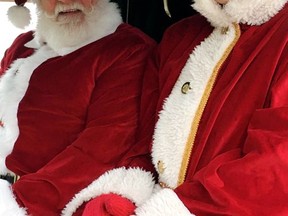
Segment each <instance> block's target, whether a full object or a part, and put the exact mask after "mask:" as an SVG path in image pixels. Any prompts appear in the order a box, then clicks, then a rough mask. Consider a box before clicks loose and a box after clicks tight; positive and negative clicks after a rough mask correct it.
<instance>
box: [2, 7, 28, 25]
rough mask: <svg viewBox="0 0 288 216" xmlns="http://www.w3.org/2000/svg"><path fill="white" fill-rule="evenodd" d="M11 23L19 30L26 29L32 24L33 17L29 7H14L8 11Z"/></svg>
mask: <svg viewBox="0 0 288 216" xmlns="http://www.w3.org/2000/svg"><path fill="white" fill-rule="evenodd" d="M7 15H8V19H9V21H10V22H11V23H12V24H13V25H14V26H16V27H17V28H21V29H24V28H25V27H26V26H28V25H29V24H30V20H31V15H30V11H29V9H28V8H27V7H24V6H12V7H10V8H9V9H8V11H7Z"/></svg>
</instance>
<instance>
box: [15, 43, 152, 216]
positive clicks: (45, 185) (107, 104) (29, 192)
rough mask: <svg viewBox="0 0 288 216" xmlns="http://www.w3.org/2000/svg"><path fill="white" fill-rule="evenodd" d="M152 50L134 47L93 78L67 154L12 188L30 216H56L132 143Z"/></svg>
mask: <svg viewBox="0 0 288 216" xmlns="http://www.w3.org/2000/svg"><path fill="white" fill-rule="evenodd" d="M150 50H151V46H146V45H145V46H138V47H137V48H134V49H133V51H131V53H130V54H129V55H128V57H127V58H126V59H123V61H121V62H118V64H114V65H112V66H111V67H110V68H108V69H107V71H105V72H104V73H102V75H101V76H100V77H98V78H97V80H96V88H95V91H94V93H93V95H92V98H91V103H90V106H89V107H88V112H87V121H86V126H85V129H84V130H83V131H82V132H81V133H80V134H79V136H78V138H77V139H76V140H75V141H74V142H73V143H71V146H69V147H68V148H67V149H66V150H64V151H63V152H62V153H60V154H59V155H58V156H57V157H55V158H54V159H53V160H52V161H51V162H50V163H48V164H47V165H46V166H44V167H43V168H42V169H40V170H39V171H38V172H37V173H35V174H29V175H25V176H23V177H22V178H21V179H20V180H19V181H17V182H16V183H15V184H14V185H13V190H14V192H15V194H16V196H17V200H18V201H19V203H21V204H22V205H23V206H25V207H26V208H27V211H28V213H30V214H32V215H51V216H52V215H59V214H60V212H61V210H62V209H63V208H64V206H65V204H66V203H67V202H69V201H70V200H71V199H72V198H73V195H74V194H75V193H77V192H78V191H79V190H80V189H82V188H84V187H86V186H87V185H88V184H89V183H91V182H92V180H94V179H96V178H98V177H99V176H100V175H102V174H103V173H104V172H105V171H107V170H110V169H112V168H114V167H115V166H116V164H117V163H118V162H119V161H120V159H121V158H122V157H123V155H124V154H125V153H126V152H127V151H128V150H129V149H130V148H131V146H132V145H133V143H134V141H135V133H136V127H137V123H138V112H139V98H140V91H141V82H142V77H143V70H144V66H145V64H146V57H147V55H148V54H149V52H150Z"/></svg>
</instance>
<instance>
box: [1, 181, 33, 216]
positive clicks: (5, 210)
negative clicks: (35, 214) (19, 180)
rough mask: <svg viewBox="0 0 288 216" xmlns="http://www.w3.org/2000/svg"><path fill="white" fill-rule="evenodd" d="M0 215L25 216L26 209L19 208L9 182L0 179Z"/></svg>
mask: <svg viewBox="0 0 288 216" xmlns="http://www.w3.org/2000/svg"><path fill="white" fill-rule="evenodd" d="M0 191H1V196H0V215H3V216H4V215H5V216H26V215H28V214H27V213H26V210H25V209H24V208H21V207H20V206H19V205H18V204H17V202H16V199H15V197H14V194H13V192H12V190H11V187H10V184H9V183H8V182H7V181H5V180H1V179H0Z"/></svg>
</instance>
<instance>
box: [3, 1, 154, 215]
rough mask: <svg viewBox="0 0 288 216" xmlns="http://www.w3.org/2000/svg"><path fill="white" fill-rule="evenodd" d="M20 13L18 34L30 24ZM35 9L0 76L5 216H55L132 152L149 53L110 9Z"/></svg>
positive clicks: (102, 4)
mask: <svg viewBox="0 0 288 216" xmlns="http://www.w3.org/2000/svg"><path fill="white" fill-rule="evenodd" d="M24 3H25V1H23V0H22V1H17V4H18V6H15V7H14V8H11V10H10V12H9V16H10V18H11V17H13V16H14V18H13V22H14V23H15V22H16V23H17V22H18V24H19V22H21V21H22V20H21V19H22V18H21V17H22V16H23V23H22V24H20V26H25V25H26V24H27V23H26V21H27V19H26V18H27V17H28V18H29V14H27V12H29V11H28V9H27V8H24ZM34 3H35V4H36V5H37V10H38V23H37V27H36V30H35V31H33V32H28V33H24V34H22V35H20V36H19V37H17V38H16V40H15V41H14V43H13V44H12V46H11V47H10V48H9V49H8V50H7V51H6V53H5V56H4V58H3V60H2V61H1V68H0V74H1V77H0V178H1V179H0V194H1V195H0V215H6V216H15V215H18V216H24V215H34V216H39V215H47V216H48V215H49V216H53V215H60V213H61V211H62V209H63V208H64V206H65V204H66V203H68V202H69V201H70V200H71V199H72V198H73V196H74V194H75V193H77V192H79V191H80V190H81V189H82V188H84V187H86V186H87V185H89V184H90V183H91V182H92V181H93V180H94V179H95V178H97V177H98V176H100V175H102V174H103V173H104V172H105V171H107V170H110V169H112V168H114V167H115V166H116V164H117V163H118V162H119V161H120V159H121V158H122V157H123V155H124V154H125V153H126V152H127V151H128V150H129V149H130V148H131V145H133V143H135V141H134V139H135V130H136V127H137V123H138V112H139V103H140V101H139V100H140V98H139V96H140V93H141V88H142V78H143V72H144V67H145V66H146V59H147V57H148V56H149V53H150V51H151V50H152V49H153V47H154V45H155V44H154V41H153V40H151V39H150V38H149V37H147V36H146V35H144V34H143V33H142V32H141V31H139V30H138V29H136V28H133V27H131V26H129V25H127V24H123V23H122V20H121V16H120V11H119V10H118V7H117V5H116V4H115V3H111V2H110V1H109V0H71V1H64V0H35V1H34ZM18 12H19V13H18ZM22 12H23V13H22ZM25 14H26V15H25ZM15 16H20V17H18V18H15ZM24 19H26V21H25V22H24Z"/></svg>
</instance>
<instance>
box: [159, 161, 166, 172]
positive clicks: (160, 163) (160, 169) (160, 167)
mask: <svg viewBox="0 0 288 216" xmlns="http://www.w3.org/2000/svg"><path fill="white" fill-rule="evenodd" d="M157 169H158V172H159V174H163V173H164V171H165V167H164V163H163V161H158V163H157Z"/></svg>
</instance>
